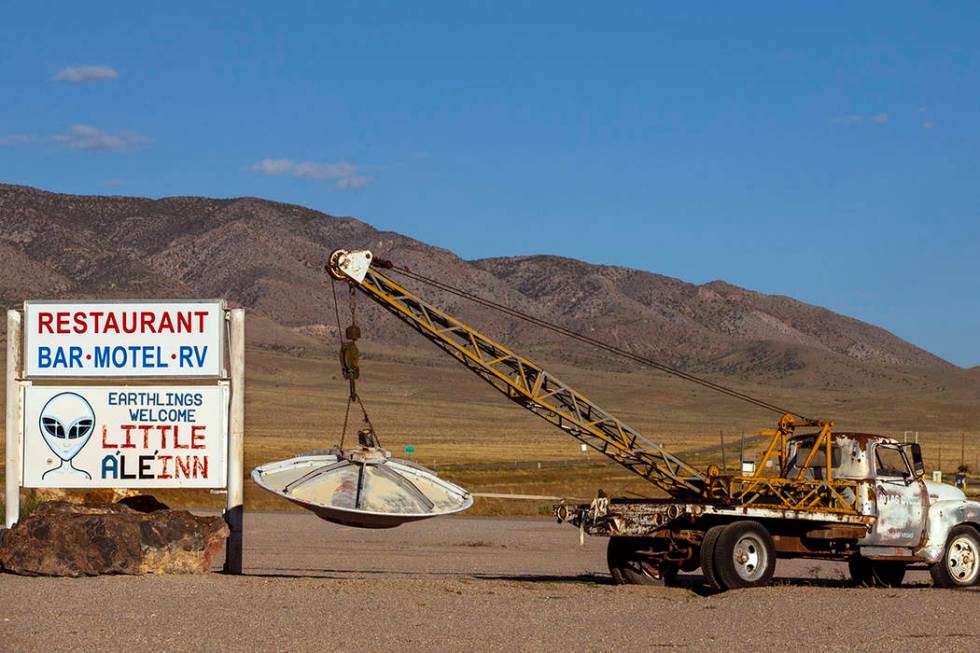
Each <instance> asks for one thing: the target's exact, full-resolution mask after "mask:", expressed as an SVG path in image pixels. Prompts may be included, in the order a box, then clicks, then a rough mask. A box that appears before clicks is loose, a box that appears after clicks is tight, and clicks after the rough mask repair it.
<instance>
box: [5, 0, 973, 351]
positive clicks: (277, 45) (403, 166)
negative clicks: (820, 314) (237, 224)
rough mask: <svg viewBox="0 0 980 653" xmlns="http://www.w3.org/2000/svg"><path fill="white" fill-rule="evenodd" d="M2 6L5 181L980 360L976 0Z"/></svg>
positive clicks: (177, 3)
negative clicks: (210, 210) (797, 302)
mask: <svg viewBox="0 0 980 653" xmlns="http://www.w3.org/2000/svg"><path fill="white" fill-rule="evenodd" d="M201 5H207V6H204V7H202V6H201ZM788 5H791V6H788ZM3 15H4V21H3V24H2V25H0V98H2V101H0V181H3V182H9V183H20V184H29V185H33V186H38V187H41V188H45V189H48V190H54V191H61V192H71V193H85V194H105V193H119V194H127V195H144V196H152V197H159V196H166V195H208V196H217V197H228V196H240V195H255V196H259V197H266V198H270V199H276V200H282V201H288V202H295V203H298V204H303V205H307V206H311V207H314V208H317V209H320V210H323V211H326V212H328V213H332V214H335V215H352V216H356V217H358V218H360V219H362V220H364V221H366V222H369V223H371V224H373V225H375V226H377V227H379V228H383V229H392V230H396V231H399V232H401V233H404V234H407V235H410V236H413V237H415V238H419V239H421V240H424V241H427V242H429V243H432V244H436V245H440V246H444V247H447V248H450V249H452V250H454V251H455V252H457V253H459V254H460V255H462V256H464V257H467V258H476V257H484V256H495V255H513V254H536V253H550V254H560V255H565V256H572V257H576V258H582V259H585V260H588V261H593V262H599V263H611V264H619V265H627V266H631V267H637V268H641V269H646V270H651V271H654V272H659V273H663V274H668V275H672V276H676V277H680V278H682V279H686V280H689V281H693V282H705V281H709V280H712V279H724V280H726V281H729V282H731V283H735V284H738V285H741V286H746V287H748V288H752V289H754V290H760V291H763V292H770V293H780V294H786V295H790V296H793V297H796V298H798V299H801V300H804V301H808V302H812V303H816V304H820V305H823V306H827V307H828V308H831V309H833V310H836V311H839V312H842V313H845V314H848V315H852V316H855V317H858V318H860V319H863V320H867V321H869V322H872V323H875V324H878V325H881V326H883V327H885V328H887V329H889V330H891V331H893V332H894V333H896V334H898V335H899V336H901V337H903V338H906V339H908V340H911V341H912V342H914V343H916V344H918V345H920V346H922V347H925V348H926V349H929V350H930V351H933V352H935V353H937V354H939V355H941V356H943V357H945V358H947V359H948V360H951V361H953V362H955V363H957V364H960V365H964V366H971V365H977V364H980V344H978V334H980V183H978V182H980V178H978V172H980V38H978V37H977V34H978V25H980V5H978V4H977V3H973V2H942V3H938V2H937V3H932V4H927V3H902V2H898V3H896V2H888V3H873V2H868V3H840V4H834V3H817V2H813V3H771V4H769V3H752V4H750V3H713V4H701V3H695V2H684V3H681V2H677V3H672V4H667V3H653V2H639V3H575V2H566V3H551V2H540V3H513V4H511V3H504V2H481V3H473V2H444V3H435V2H415V3H409V2H402V3H390V4H388V3H382V2H361V3H353V2H351V3H338V2H329V3H328V2H317V3H289V2H282V3H268V2H261V3H260V2H254V3H253V2H235V3H229V4H227V5H224V6H222V5H220V4H219V3H187V4H183V3H179V2H167V3H100V2H87V3H45V2H37V3H16V4H14V3H7V6H5V7H4V9H3Z"/></svg>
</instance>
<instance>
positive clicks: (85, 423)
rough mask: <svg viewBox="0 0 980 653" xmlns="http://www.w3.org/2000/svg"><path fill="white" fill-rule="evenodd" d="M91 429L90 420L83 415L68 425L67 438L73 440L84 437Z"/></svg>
mask: <svg viewBox="0 0 980 653" xmlns="http://www.w3.org/2000/svg"><path fill="white" fill-rule="evenodd" d="M91 430H92V420H90V419H89V418H87V417H83V418H82V419H80V420H78V421H77V422H75V423H74V424H72V425H71V426H70V427H68V439H69V440H74V439H75V438H84V437H85V436H86V435H88V432H89V431H91Z"/></svg>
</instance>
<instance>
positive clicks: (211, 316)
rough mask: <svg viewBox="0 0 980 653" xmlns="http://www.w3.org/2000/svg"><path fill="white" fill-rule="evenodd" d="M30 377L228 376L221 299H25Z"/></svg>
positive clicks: (26, 365)
mask: <svg viewBox="0 0 980 653" xmlns="http://www.w3.org/2000/svg"><path fill="white" fill-rule="evenodd" d="M24 313H25V325H24V342H25V345H24V358H25V360H24V367H25V371H26V375H27V376H28V377H34V378H37V377H79V376H89V377H137V376H142V377H174V376H179V377H221V376H223V375H224V346H223V344H224V325H225V320H224V306H223V304H222V302H220V301H197V302H195V301H173V302H170V301H166V302H81V301H79V302H74V301H72V302H43V301H41V302H25V303H24Z"/></svg>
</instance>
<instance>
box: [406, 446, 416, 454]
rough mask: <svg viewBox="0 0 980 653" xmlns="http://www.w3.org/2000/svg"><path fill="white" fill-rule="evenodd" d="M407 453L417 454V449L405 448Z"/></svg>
mask: <svg viewBox="0 0 980 653" xmlns="http://www.w3.org/2000/svg"><path fill="white" fill-rule="evenodd" d="M405 453H415V447H405Z"/></svg>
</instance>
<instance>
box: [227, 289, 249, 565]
mask: <svg viewBox="0 0 980 653" xmlns="http://www.w3.org/2000/svg"><path fill="white" fill-rule="evenodd" d="M228 317H229V320H228V326H229V330H230V332H231V333H230V334H229V335H230V337H229V338H228V349H229V351H230V356H229V359H230V366H229V367H230V368H231V415H230V428H229V434H228V497H227V503H226V506H225V521H226V522H227V523H228V529H229V531H231V532H230V534H229V536H228V542H227V544H226V547H227V548H226V550H225V573H228V574H241V573H242V528H243V522H244V512H245V505H244V504H245V492H244V488H243V483H244V476H245V469H244V467H245V465H244V463H245V309H243V308H236V309H233V310H231V311H229V313H228Z"/></svg>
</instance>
